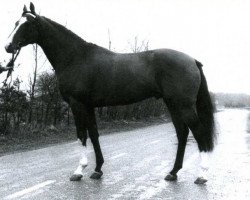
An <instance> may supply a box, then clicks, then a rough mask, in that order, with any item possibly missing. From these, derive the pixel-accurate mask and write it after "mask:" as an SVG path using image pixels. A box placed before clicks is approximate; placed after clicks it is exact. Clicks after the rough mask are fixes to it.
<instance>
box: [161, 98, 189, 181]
mask: <svg viewBox="0 0 250 200" xmlns="http://www.w3.org/2000/svg"><path fill="white" fill-rule="evenodd" d="M165 102H166V104H167V106H168V109H169V111H170V114H171V117H172V121H173V124H174V127H175V130H176V134H177V138H178V147H177V154H176V159H175V163H174V167H173V169H172V170H171V171H170V173H169V174H168V175H167V176H166V177H165V180H166V181H174V180H177V173H178V171H179V170H180V169H181V168H182V164H183V158H184V154H185V148H186V144H187V137H188V133H189V129H188V126H187V125H186V124H185V123H184V121H183V120H182V118H181V113H180V110H179V109H178V108H177V107H175V106H174V105H173V104H171V103H169V102H167V101H165Z"/></svg>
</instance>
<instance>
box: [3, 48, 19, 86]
mask: <svg viewBox="0 0 250 200" xmlns="http://www.w3.org/2000/svg"><path fill="white" fill-rule="evenodd" d="M20 51H21V48H20V49H18V50H17V53H12V58H11V59H10V61H9V62H8V64H7V65H6V67H8V68H9V70H8V73H7V76H6V78H5V80H4V81H3V85H4V86H6V85H7V80H8V78H9V77H10V75H11V74H12V72H13V70H14V64H15V61H16V59H17V56H18V55H19V53H20Z"/></svg>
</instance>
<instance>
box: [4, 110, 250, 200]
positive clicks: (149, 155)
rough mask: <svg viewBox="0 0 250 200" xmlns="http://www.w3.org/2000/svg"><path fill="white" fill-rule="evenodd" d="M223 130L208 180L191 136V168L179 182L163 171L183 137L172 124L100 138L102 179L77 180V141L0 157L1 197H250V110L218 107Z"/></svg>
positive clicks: (188, 155)
mask: <svg viewBox="0 0 250 200" xmlns="http://www.w3.org/2000/svg"><path fill="white" fill-rule="evenodd" d="M216 119H217V127H218V128H217V129H218V132H220V137H219V138H218V145H217V146H216V149H215V151H214V152H213V154H212V156H211V166H210V170H209V173H208V178H209V181H208V182H207V183H206V184H205V185H196V184H194V183H193V182H194V180H195V179H196V178H197V172H198V166H199V165H198V163H199V159H198V149H197V145H196V143H195V141H194V140H193V138H192V137H189V141H188V146H187V151H186V154H185V160H184V168H183V169H182V170H181V171H180V172H179V178H178V181H177V182H166V181H164V177H165V175H166V174H167V172H168V171H169V170H170V169H171V168H172V166H173V162H174V159H175V154H176V148H177V147H176V142H177V140H176V136H175V132H174V128H173V125H172V123H167V124H163V125H157V126H151V127H147V128H142V129H137V130H134V131H129V132H120V133H115V134H111V135H105V136H101V137H100V143H101V146H102V149H103V154H104V158H105V163H104V166H103V172H104V175H103V177H102V179H101V180H92V179H90V178H89V176H90V175H91V173H92V172H93V169H94V160H95V159H94V154H93V150H92V145H91V144H89V145H88V158H89V165H88V167H87V168H86V169H85V175H84V177H83V179H82V181H80V182H70V181H69V177H70V175H71V174H72V173H73V171H74V170H75V169H76V167H77V164H78V158H79V148H78V145H77V143H76V142H73V143H66V144H61V145H56V146H52V147H48V148H43V149H39V150H34V151H28V152H22V153H15V154H11V155H6V156H2V157H0V199H4V200H7V199H18V200H19V199H29V200H33V199H36V200H40V199H41V200H47V199H48V200H51V199H67V200H70V199H76V200H78V199H79V200H80V199H88V200H98V199H102V200H103V199H104V200H105V199H154V200H155V199H174V200H179V199H185V200H186V199H190V200H196V199H197V200H200V199H202V200H206V199H209V200H210V199H216V200H218V199H227V200H231V199H232V200H236V199H240V200H246V199H250V171H249V170H250V112H249V111H248V110H236V109H234V110H225V111H221V112H219V113H217V114H216Z"/></svg>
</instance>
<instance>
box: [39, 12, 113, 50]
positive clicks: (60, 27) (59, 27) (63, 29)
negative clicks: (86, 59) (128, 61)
mask: <svg viewBox="0 0 250 200" xmlns="http://www.w3.org/2000/svg"><path fill="white" fill-rule="evenodd" d="M40 18H42V20H45V21H46V22H48V23H49V24H50V25H51V26H52V27H53V28H56V29H57V30H58V31H59V32H61V33H64V34H66V35H68V36H70V37H71V38H73V39H74V40H76V41H78V44H80V45H84V46H85V47H88V48H95V49H99V50H103V51H106V52H110V53H112V52H111V51H110V50H108V49H106V48H104V47H100V46H98V45H96V44H93V43H90V42H87V41H85V40H84V39H82V38H81V37H80V36H78V35H77V34H75V33H74V32H72V31H71V30H69V29H67V28H66V27H65V26H63V25H61V24H59V23H57V22H55V21H53V20H51V19H49V18H47V17H44V16H43V17H40Z"/></svg>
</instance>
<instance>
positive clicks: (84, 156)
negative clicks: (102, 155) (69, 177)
mask: <svg viewBox="0 0 250 200" xmlns="http://www.w3.org/2000/svg"><path fill="white" fill-rule="evenodd" d="M78 144H79V145H80V147H81V149H82V150H81V158H80V160H79V165H78V167H77V169H76V170H75V172H74V174H80V175H83V173H82V171H83V170H84V168H86V167H87V165H88V158H87V147H86V146H82V142H81V141H80V140H78Z"/></svg>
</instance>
